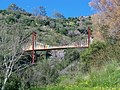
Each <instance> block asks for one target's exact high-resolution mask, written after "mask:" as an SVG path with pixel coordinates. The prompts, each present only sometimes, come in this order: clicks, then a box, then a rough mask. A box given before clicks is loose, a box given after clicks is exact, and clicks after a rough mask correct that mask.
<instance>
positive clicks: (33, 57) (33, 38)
mask: <svg viewBox="0 0 120 90" xmlns="http://www.w3.org/2000/svg"><path fill="white" fill-rule="evenodd" d="M35 39H36V33H35V32H33V33H32V63H34V61H35V54H34V52H35V48H34V46H35V45H34V44H35Z"/></svg>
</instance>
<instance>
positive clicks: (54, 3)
mask: <svg viewBox="0 0 120 90" xmlns="http://www.w3.org/2000/svg"><path fill="white" fill-rule="evenodd" d="M89 2H90V0H0V9H6V8H7V7H8V6H9V5H10V4H11V3H14V4H16V5H17V6H19V7H21V8H23V9H25V10H26V11H28V12H31V13H32V12H33V10H34V9H35V8H38V7H39V6H44V7H45V8H46V12H47V15H48V16H50V17H52V15H53V12H54V11H58V12H60V13H62V14H63V15H64V16H65V17H78V16H89V15H91V14H93V11H92V10H91V8H90V7H89V5H88V3H89Z"/></svg>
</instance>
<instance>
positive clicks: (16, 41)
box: [0, 0, 120, 90]
mask: <svg viewBox="0 0 120 90" xmlns="http://www.w3.org/2000/svg"><path fill="white" fill-rule="evenodd" d="M102 1H106V0H102ZM113 1H114V0H113ZM115 1H117V0H115ZM98 2H99V1H98ZM98 2H97V1H96V2H94V1H92V2H91V3H90V5H91V6H93V7H94V6H96V5H97V4H95V3H98ZM93 3H94V4H93ZM100 3H101V4H103V5H104V3H102V2H100ZM111 3H112V2H111ZM114 4H115V3H114ZM94 8H96V7H94ZM97 9H98V8H97ZM115 9H116V8H115ZM99 10H101V9H99ZM106 10H107V9H106ZM108 11H109V10H108ZM113 11H114V8H113ZM103 12H104V11H102V13H103ZM115 13H116V12H115ZM104 14H106V13H104ZM118 14H119V13H118ZM97 15H99V14H97ZM97 15H95V16H94V15H93V16H89V17H84V16H81V17H74V18H72V17H69V18H65V17H64V15H62V14H61V13H59V12H55V13H54V18H51V17H48V16H46V11H45V8H44V7H43V6H40V7H39V10H35V12H34V13H33V14H31V13H28V12H26V11H25V10H24V9H21V8H19V7H18V6H16V5H15V4H11V5H10V6H9V7H8V8H7V9H6V10H0V88H2V90H106V89H111V90H119V89H120V79H119V77H120V74H119V72H120V66H119V65H120V62H119V61H120V52H119V51H120V41H119V35H120V34H119V31H120V30H119V27H117V26H114V27H115V29H114V30H113V27H112V26H111V27H110V26H108V25H109V23H111V22H110V21H109V22H106V20H105V21H103V19H101V18H98V17H97ZM100 15H101V14H100ZM107 15H111V13H107ZM113 16H114V15H112V16H111V19H109V20H113V19H112V18H114V17H113ZM101 17H104V15H103V16H101ZM96 19H98V20H99V21H101V24H100V23H98V22H97V20H96ZM117 20H118V18H117ZM95 21H96V22H95ZM102 21H103V22H104V23H102ZM115 23H116V24H118V21H116V22H115ZM98 24H99V25H98ZM88 26H90V27H91V28H92V29H91V31H92V33H91V35H92V36H94V38H95V40H94V42H93V43H92V44H91V45H90V47H89V48H88V49H66V50H53V51H50V52H47V57H46V52H45V51H41V52H36V57H35V64H31V53H24V52H23V50H22V47H23V46H24V45H25V44H29V43H31V33H32V32H33V31H35V32H37V41H38V42H41V43H43V44H49V45H68V44H72V43H79V42H80V40H82V39H84V37H85V36H86V35H87V27H88ZM98 26H99V28H98V29H97V30H95V28H96V27H98ZM93 28H94V29H93ZM111 30H113V31H114V32H115V30H116V32H115V33H112V34H114V35H112V34H111ZM98 32H99V33H100V34H101V35H100V38H102V41H97V40H98V39H97V38H98ZM96 39H97V40H96ZM100 40H101V39H100ZM48 53H49V54H48Z"/></svg>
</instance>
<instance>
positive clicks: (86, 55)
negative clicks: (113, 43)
mask: <svg viewBox="0 0 120 90" xmlns="http://www.w3.org/2000/svg"><path fill="white" fill-rule="evenodd" d="M105 47H106V44H105V43H104V42H99V41H97V42H94V43H93V44H91V46H90V48H88V49H86V50H84V51H83V52H82V53H81V55H80V56H81V60H82V61H89V60H90V59H92V57H94V56H92V55H93V54H95V53H96V52H97V51H99V50H100V49H104V48H105Z"/></svg>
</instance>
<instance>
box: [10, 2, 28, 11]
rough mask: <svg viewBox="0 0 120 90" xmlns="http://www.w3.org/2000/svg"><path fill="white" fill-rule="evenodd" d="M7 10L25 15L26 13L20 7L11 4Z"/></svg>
mask: <svg viewBox="0 0 120 90" xmlns="http://www.w3.org/2000/svg"><path fill="white" fill-rule="evenodd" d="M8 10H10V11H18V12H22V13H25V12H26V11H25V10H24V9H22V8H20V7H18V6H17V5H16V4H14V3H12V4H11V5H10V6H8Z"/></svg>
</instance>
